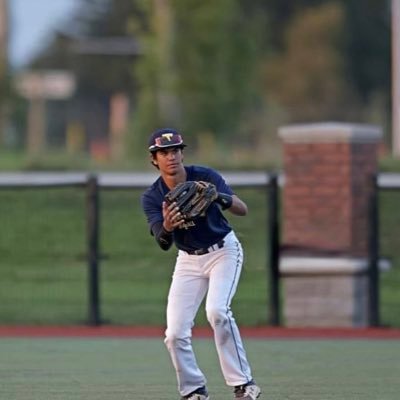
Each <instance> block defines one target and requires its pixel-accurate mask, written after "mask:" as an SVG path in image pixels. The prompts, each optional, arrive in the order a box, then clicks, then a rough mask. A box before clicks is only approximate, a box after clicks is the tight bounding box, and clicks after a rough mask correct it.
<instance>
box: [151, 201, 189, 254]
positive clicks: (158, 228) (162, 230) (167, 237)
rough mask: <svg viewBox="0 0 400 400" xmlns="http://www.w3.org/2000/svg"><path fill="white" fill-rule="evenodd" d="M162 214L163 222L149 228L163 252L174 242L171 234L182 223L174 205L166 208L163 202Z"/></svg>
mask: <svg viewBox="0 0 400 400" xmlns="http://www.w3.org/2000/svg"><path fill="white" fill-rule="evenodd" d="M162 214H163V221H158V222H156V223H154V224H153V225H152V227H151V231H152V233H153V235H154V237H155V239H156V241H157V243H158V244H159V246H160V247H161V248H162V249H163V250H169V248H170V247H171V245H172V243H173V241H174V238H173V234H172V233H173V231H174V229H175V228H177V227H178V226H179V225H180V224H181V223H182V222H183V220H182V215H181V213H180V212H179V209H178V207H176V204H175V203H172V204H171V205H169V206H168V205H167V203H165V202H163V204H162Z"/></svg>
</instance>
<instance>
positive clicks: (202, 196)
mask: <svg viewBox="0 0 400 400" xmlns="http://www.w3.org/2000/svg"><path fill="white" fill-rule="evenodd" d="M217 197H218V192H217V189H216V188H215V185H213V184H212V183H209V182H203V181H186V182H182V183H178V185H176V186H175V187H174V188H173V189H172V190H171V191H169V192H168V193H167V194H166V195H165V201H166V202H167V204H172V203H174V202H175V203H176V206H177V207H178V208H179V211H180V212H181V214H182V217H183V219H184V220H185V221H191V220H193V219H196V218H197V217H199V216H203V215H205V213H206V211H207V209H208V207H209V206H210V204H211V203H212V202H213V201H214V200H215V199H216V198H217Z"/></svg>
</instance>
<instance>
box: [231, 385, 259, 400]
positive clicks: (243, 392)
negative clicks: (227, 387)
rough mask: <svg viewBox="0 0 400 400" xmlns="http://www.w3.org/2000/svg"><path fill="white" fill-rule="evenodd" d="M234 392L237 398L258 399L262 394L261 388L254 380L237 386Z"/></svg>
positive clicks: (243, 399)
mask: <svg viewBox="0 0 400 400" xmlns="http://www.w3.org/2000/svg"><path fill="white" fill-rule="evenodd" d="M233 394H234V398H235V399H242V400H256V399H258V397H259V396H260V394H261V389H260V388H259V387H258V386H257V385H256V384H255V383H254V382H249V383H247V384H245V385H240V386H235V389H234V391H233Z"/></svg>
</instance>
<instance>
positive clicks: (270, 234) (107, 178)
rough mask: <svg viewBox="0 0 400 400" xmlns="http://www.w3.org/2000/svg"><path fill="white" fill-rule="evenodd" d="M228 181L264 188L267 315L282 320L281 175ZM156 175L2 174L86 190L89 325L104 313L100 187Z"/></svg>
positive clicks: (20, 185)
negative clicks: (266, 239) (280, 256)
mask: <svg viewBox="0 0 400 400" xmlns="http://www.w3.org/2000/svg"><path fill="white" fill-rule="evenodd" d="M223 175H224V177H225V179H226V180H227V182H228V183H229V184H230V185H231V186H232V187H234V188H242V189H243V188H244V189H248V188H253V189H254V188H256V189H257V188H258V189H259V188H261V189H263V190H264V189H265V194H266V199H267V207H268V213H267V214H268V221H269V222H268V223H267V225H266V229H265V231H266V236H267V238H268V243H267V246H266V248H267V253H268V254H269V257H268V258H267V265H266V271H267V272H268V279H267V280H268V283H267V285H268V284H269V292H270V298H269V306H267V305H266V309H267V311H268V317H267V321H269V323H270V324H271V325H279V324H280V317H279V315H280V296H279V199H278V196H279V177H278V174H276V173H262V172H226V173H223ZM156 176H157V175H155V174H152V173H103V174H97V175H96V174H86V173H11V174H6V173H5V174H0V189H3V190H7V189H8V190H10V189H11V190H32V189H34V190H36V189H56V188H63V189H65V188H78V189H79V190H80V189H84V190H85V191H86V196H85V198H86V213H85V220H86V250H85V254H86V255H85V257H86V263H87V293H86V298H87V320H86V323H88V324H89V325H92V326H97V325H101V324H103V323H104V322H105V319H104V317H103V312H102V309H103V305H104V304H103V298H102V293H101V288H102V276H101V273H102V269H101V265H100V264H101V261H102V259H103V258H104V254H102V249H101V248H100V247H101V246H100V231H101V218H102V209H101V204H100V203H101V199H102V196H103V194H102V193H101V191H104V190H107V191H113V190H115V191H117V190H125V189H134V190H139V189H144V188H146V187H148V186H149V185H150V184H151V183H152V182H153V181H154V179H155V178H156Z"/></svg>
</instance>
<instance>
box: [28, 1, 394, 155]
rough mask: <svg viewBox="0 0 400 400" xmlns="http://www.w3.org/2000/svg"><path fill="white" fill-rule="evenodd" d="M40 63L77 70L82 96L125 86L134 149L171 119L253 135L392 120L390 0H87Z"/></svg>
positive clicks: (199, 129)
mask: <svg viewBox="0 0 400 400" xmlns="http://www.w3.org/2000/svg"><path fill="white" fill-rule="evenodd" d="M87 37H97V38H107V37H125V38H127V37H128V38H131V39H132V41H135V42H136V43H138V45H139V48H140V49H141V51H140V52H138V53H137V54H126V55H124V56H121V55H115V54H107V52H105V54H96V55H93V54H82V53H77V52H76V51H72V50H71V49H72V48H73V47H71V43H74V42H76V40H77V38H78V39H82V38H87ZM32 67H33V68H66V69H69V70H72V71H74V73H75V74H76V76H77V77H78V82H79V85H78V88H79V90H78V95H85V94H86V93H98V94H101V95H104V94H111V93H112V92H114V91H125V92H126V93H127V94H128V95H129V96H130V98H131V99H132V102H133V104H134V108H133V112H132V115H131V125H130V131H132V132H139V134H137V135H135V137H134V138H133V137H131V141H130V144H131V146H132V147H136V146H137V145H138V141H139V143H140V142H142V141H143V140H144V138H143V135H144V136H145V137H147V134H148V132H150V131H151V130H152V129H154V128H156V127H159V126H166V125H173V126H178V127H180V128H181V129H182V130H184V131H186V132H188V134H190V135H193V136H194V137H195V136H198V135H204V136H207V135H208V136H211V137H213V138H214V139H215V140H216V142H217V143H222V144H224V143H227V142H235V141H241V142H244V143H249V144H250V145H254V144H255V143H256V142H257V138H258V137H259V136H265V135H268V134H270V133H271V130H272V129H274V128H275V126H277V125H279V124H283V123H294V122H312V121H321V120H341V121H351V122H365V123H379V124H384V125H387V124H389V122H388V121H389V120H390V115H389V114H390V85H391V81H390V76H391V74H390V69H391V68H390V6H389V2H388V1H382V0H365V1H363V2H360V1H358V0H298V1H295V2H294V1H290V0H269V1H265V0H252V1H248V0H218V1H215V0H202V1H199V0H80V5H79V8H78V9H77V11H76V12H75V14H74V15H73V16H72V17H71V19H70V20H69V21H67V23H66V24H65V25H64V26H63V27H60V29H59V31H58V32H57V35H56V36H55V38H54V40H53V41H52V42H51V43H50V44H49V46H48V47H46V48H45V49H44V50H43V51H42V52H41V54H39V55H38V56H37V57H36V58H35V59H34V60H33V61H32ZM144 132H145V134H142V133H144ZM273 133H274V134H275V132H273Z"/></svg>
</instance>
